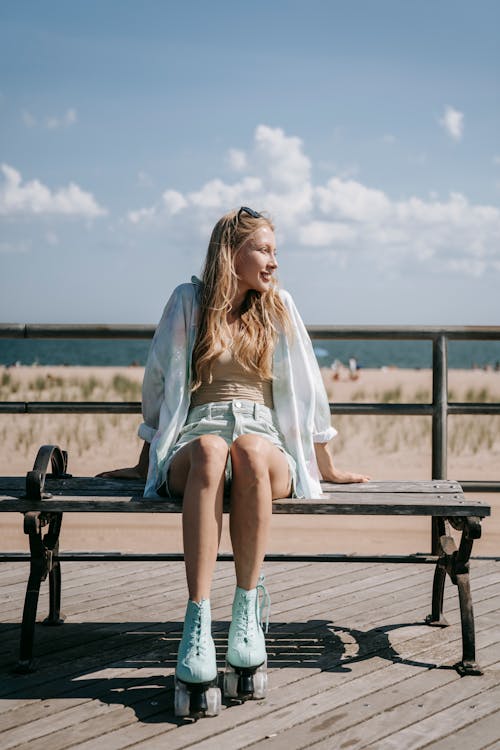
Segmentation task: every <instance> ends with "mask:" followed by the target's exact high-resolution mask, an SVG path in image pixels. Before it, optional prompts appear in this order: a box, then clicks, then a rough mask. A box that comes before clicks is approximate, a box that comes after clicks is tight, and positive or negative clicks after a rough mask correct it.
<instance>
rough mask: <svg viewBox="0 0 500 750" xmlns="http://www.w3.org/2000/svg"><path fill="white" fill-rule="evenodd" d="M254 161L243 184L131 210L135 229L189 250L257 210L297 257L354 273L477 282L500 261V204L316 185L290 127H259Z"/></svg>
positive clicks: (345, 184) (211, 185)
mask: <svg viewBox="0 0 500 750" xmlns="http://www.w3.org/2000/svg"><path fill="white" fill-rule="evenodd" d="M245 153H248V158H247V169H246V174H245V175H242V176H241V177H240V178H239V179H238V180H236V181H234V182H224V181H223V180H221V179H220V178H217V177H216V178H214V179H212V180H209V181H208V182H206V183H205V184H202V185H201V186H200V187H199V188H198V189H197V190H192V191H190V192H185V193H181V192H179V191H176V190H174V189H172V188H170V189H168V190H167V191H165V192H164V194H163V197H162V198H161V199H160V200H159V201H158V202H157V203H156V204H155V205H153V206H151V207H146V208H142V209H139V210H136V211H131V212H130V213H129V215H128V218H129V220H130V222H132V223H134V224H145V225H147V224H148V223H149V225H150V226H153V225H157V226H161V228H162V232H163V233H165V232H168V231H172V232H175V238H176V245H178V242H179V238H180V237H186V244H187V246H189V245H190V244H192V240H193V237H194V233H200V232H203V234H204V236H206V235H208V234H209V232H210V228H211V226H213V224H214V223H215V221H216V220H217V219H218V218H219V217H220V215H221V214H222V213H225V212H226V211H228V210H229V209H230V208H234V207H237V206H239V205H248V206H252V207H253V208H255V209H257V210H266V211H268V212H269V213H270V214H271V216H272V217H273V219H274V220H275V222H276V226H277V232H278V243H279V245H280V246H281V245H284V246H285V247H286V249H287V251H288V252H291V253H293V252H301V253H302V252H304V249H306V248H308V249H309V250H310V252H311V253H314V254H315V256H316V255H317V256H318V257H319V256H320V255H321V257H324V254H325V253H326V254H328V255H329V256H330V257H335V262H337V261H338V260H339V259H343V262H345V264H346V265H349V264H352V266H353V268H357V267H358V266H359V265H360V264H362V265H363V266H366V268H371V269H372V270H373V271H374V272H375V271H376V269H378V270H382V271H384V272H387V271H391V273H396V272H397V271H398V269H399V270H400V271H401V273H404V274H407V273H408V269H410V268H413V267H414V266H415V265H418V266H420V267H424V268H426V269H428V270H430V271H432V272H441V271H443V270H444V271H451V272H454V273H460V274H474V275H477V274H480V273H485V272H486V271H487V269H493V270H494V269H496V267H497V264H498V263H499V262H500V209H499V208H497V207H496V206H488V205H478V204H472V203H470V201H469V200H468V198H467V197H466V196H465V195H463V194H462V193H458V192H454V193H451V194H450V195H449V196H448V197H447V198H441V199H440V198H439V197H438V196H437V194H435V193H431V194H429V195H428V196H427V197H426V198H425V199H424V198H421V197H419V196H410V197H409V198H407V199H405V200H395V199H393V198H391V197H390V196H389V195H388V194H386V193H385V192H384V191H383V190H380V189H378V188H376V187H372V186H368V185H365V184H363V183H362V182H361V181H360V180H354V179H352V178H347V177H343V176H341V175H340V174H339V173H338V172H337V174H334V175H333V176H331V177H329V179H327V180H326V181H325V182H323V183H321V184H313V182H312V177H311V174H312V165H311V161H310V159H309V158H308V156H307V155H306V154H305V151H304V146H303V143H302V141H301V140H300V139H299V138H295V137H291V136H288V135H287V134H286V133H285V132H284V131H283V130H282V129H281V128H275V129H273V128H271V127H269V126H265V125H260V126H259V127H257V129H256V131H255V135H254V143H253V147H252V148H249V149H248V150H247V151H246V152H245ZM152 220H155V221H152ZM181 241H182V240H181ZM196 241H198V240H196Z"/></svg>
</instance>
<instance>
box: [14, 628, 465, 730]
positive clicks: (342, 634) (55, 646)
mask: <svg viewBox="0 0 500 750" xmlns="http://www.w3.org/2000/svg"><path fill="white" fill-rule="evenodd" d="M416 625H418V626H422V627H424V623H423V622H412V623H396V624H391V625H387V626H381V627H375V628H371V629H368V630H358V629H355V628H349V627H344V626H342V625H338V624H334V623H333V622H331V621H329V620H308V621H303V622H291V623H284V622H273V623H272V625H271V627H270V630H269V633H268V634H267V636H266V646H267V652H268V667H269V669H276V668H286V667H290V668H292V667H293V668H295V669H297V668H304V669H312V670H314V669H317V670H321V671H325V672H346V673H347V672H350V671H351V667H350V665H352V664H354V663H356V662H360V661H364V660H367V659H371V658H374V657H378V658H383V659H386V660H387V661H389V662H393V663H399V664H409V665H413V666H417V667H421V668H422V669H431V668H436V666H437V665H436V664H434V663H431V662H426V661H419V660H414V659H408V658H405V657H403V656H401V654H399V653H398V651H397V649H396V648H394V646H393V645H392V644H391V642H390V638H389V634H390V633H391V632H393V631H395V630H398V629H402V628H406V627H414V626H416ZM228 627H229V623H228V622H227V621H214V622H213V636H214V641H215V646H216V650H217V661H218V666H219V673H220V674H222V672H223V669H224V657H225V652H226V647H227V632H228ZM181 634H182V624H181V623H179V622H166V623H165V622H158V623H152V622H144V621H141V622H136V623H130V622H128V623H126V624H123V623H105V622H86V623H71V622H66V623H65V624H64V626H63V627H60V628H44V627H41V626H39V625H37V630H36V644H35V652H36V653H37V654H38V658H37V660H36V666H37V671H35V672H34V673H32V674H28V675H19V674H13V671H12V670H13V669H14V668H15V665H16V661H15V657H16V654H17V648H18V638H19V625H14V624H13V623H1V624H0V643H2V644H3V646H2V648H1V652H0V674H1V675H2V677H1V682H0V697H2V696H3V697H4V698H6V699H9V698H10V697H11V698H12V699H14V698H15V699H16V700H17V699H20V698H22V699H32V700H36V699H44V700H49V699H51V698H52V699H57V698H63V697H64V698H68V697H74V698H82V699H88V698H92V699H99V701H100V702H102V703H105V704H107V705H117V706H122V707H128V708H130V709H132V710H133V711H134V712H135V714H136V716H137V719H138V720H139V721H141V722H148V723H151V722H163V723H165V722H169V723H173V724H176V725H182V724H185V723H186V721H190V720H184V719H178V718H176V717H175V716H174V714H173V693H174V670H175V665H176V657H177V649H178V646H179V641H180V638H181ZM438 668H440V669H453V667H451V666H440V667H438ZM125 671H126V672H127V674H126V675H125V674H122V675H120V674H118V675H117V672H125ZM271 685H272V677H271Z"/></svg>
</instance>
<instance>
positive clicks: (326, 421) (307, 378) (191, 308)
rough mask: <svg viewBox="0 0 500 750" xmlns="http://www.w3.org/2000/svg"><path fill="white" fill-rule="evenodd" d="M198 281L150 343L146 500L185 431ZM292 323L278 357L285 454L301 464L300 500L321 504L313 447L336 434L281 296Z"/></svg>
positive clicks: (182, 293)
mask: <svg viewBox="0 0 500 750" xmlns="http://www.w3.org/2000/svg"><path fill="white" fill-rule="evenodd" d="M200 284H201V282H200V281H199V280H198V279H197V278H196V277H194V276H193V277H192V279H191V283H188V284H181V285H180V286H178V287H177V288H176V289H174V291H173V293H172V296H171V297H170V299H169V301H168V302H167V305H166V307H165V310H164V311H163V315H162V317H161V320H160V322H159V324H158V327H157V329H156V332H155V335H154V337H153V340H152V342H151V348H150V350H149V355H148V359H147V363H146V369H145V373H144V382H143V386H142V412H143V418H144V421H143V422H142V424H141V425H140V427H139V431H138V433H139V437H141V438H142V439H143V440H146V441H147V442H148V443H150V444H151V445H150V452H149V472H148V478H147V482H146V487H145V491H144V494H145V496H146V497H157V495H156V491H155V489H156V487H158V486H159V484H161V482H162V481H163V479H164V476H163V475H162V467H163V465H164V463H165V459H166V458H167V456H168V453H169V450H170V448H171V447H172V446H173V445H174V443H175V441H176V439H177V436H178V434H179V432H180V430H181V429H182V427H183V426H184V424H185V422H186V418H187V414H188V410H189V404H190V400H191V390H190V383H191V358H192V353H193V347H194V343H195V338H196V329H197V321H198V311H199V302H198V289H199V286H200ZM280 295H281V298H282V300H283V302H284V304H285V306H286V308H287V311H288V314H289V316H290V319H291V323H292V331H293V334H291V335H290V336H289V337H287V336H286V335H285V334H284V333H282V334H280V335H279V337H278V341H277V343H276V347H275V351H274V355H273V382H272V388H273V401H274V410H275V414H276V419H277V422H278V425H279V428H280V430H281V432H282V434H283V437H284V440H285V448H286V450H287V451H288V452H289V453H290V454H291V455H292V456H293V458H294V459H295V461H296V464H297V483H296V487H295V495H296V496H297V497H311V498H314V497H320V496H321V485H320V481H319V480H320V474H319V470H318V466H317V463H316V455H315V452H314V443H326V442H328V441H329V440H330V439H331V438H332V437H334V435H336V434H337V431H336V430H335V429H334V428H333V427H332V426H331V419H330V407H329V404H328V398H327V395H326V392H325V388H324V385H323V380H322V378H321V373H320V370H319V367H318V363H317V361H316V357H315V355H314V351H313V348H312V344H311V340H310V338H309V336H308V334H307V331H306V329H305V326H304V323H303V322H302V319H301V317H300V315H299V313H298V311H297V308H296V307H295V304H294V302H293V299H292V297H291V295H290V294H289V293H288V292H286V291H284V290H281V291H280Z"/></svg>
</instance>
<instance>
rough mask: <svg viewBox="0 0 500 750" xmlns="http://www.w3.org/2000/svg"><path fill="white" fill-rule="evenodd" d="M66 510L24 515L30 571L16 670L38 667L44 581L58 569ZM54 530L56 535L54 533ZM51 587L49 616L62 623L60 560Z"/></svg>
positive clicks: (18, 671)
mask: <svg viewBox="0 0 500 750" xmlns="http://www.w3.org/2000/svg"><path fill="white" fill-rule="evenodd" d="M61 520H62V513H47V514H46V513H41V512H39V511H31V512H29V513H26V514H25V516H24V531H25V533H26V534H28V535H29V542H30V554H31V558H30V574H29V578H28V585H27V587H26V596H25V598H24V609H23V620H22V624H21V641H20V647H19V662H18V664H17V667H16V669H15V671H16V672H17V673H20V674H28V673H29V672H33V671H34V670H35V665H34V661H33V644H34V640H35V623H36V613H37V609H38V599H39V595H40V584H41V582H42V581H44V580H45V578H46V577H47V574H51V573H52V572H54V561H53V555H54V549H56V550H57V544H58V537H59V530H60V528H61ZM47 523H49V524H50V525H49V533H48V534H47V535H46V536H45V537H43V536H42V528H43V527H44V526H45V525H46V524H47ZM51 531H52V534H51ZM56 565H57V567H56V571H55V572H54V575H53V581H52V590H51V613H50V614H49V618H48V619H51V616H52V619H53V620H54V623H53V624H55V621H56V620H57V619H58V620H59V621H60V622H62V620H61V618H60V614H59V601H60V592H61V577H60V568H59V563H58V562H57V563H56Z"/></svg>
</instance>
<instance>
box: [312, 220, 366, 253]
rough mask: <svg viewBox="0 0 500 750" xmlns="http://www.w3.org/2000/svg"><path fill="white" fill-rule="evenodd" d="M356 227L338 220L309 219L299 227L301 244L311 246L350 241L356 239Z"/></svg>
mask: <svg viewBox="0 0 500 750" xmlns="http://www.w3.org/2000/svg"><path fill="white" fill-rule="evenodd" d="M356 236H357V232H356V228H355V227H353V226H352V225H350V224H344V223H342V222H339V221H311V222H310V223H309V224H304V225H303V226H301V227H300V229H299V235H298V239H299V242H300V244H301V245H310V246H311V247H324V246H333V247H334V246H335V244H336V243H339V242H342V243H343V244H344V243H351V244H352V241H353V240H355V239H356Z"/></svg>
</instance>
